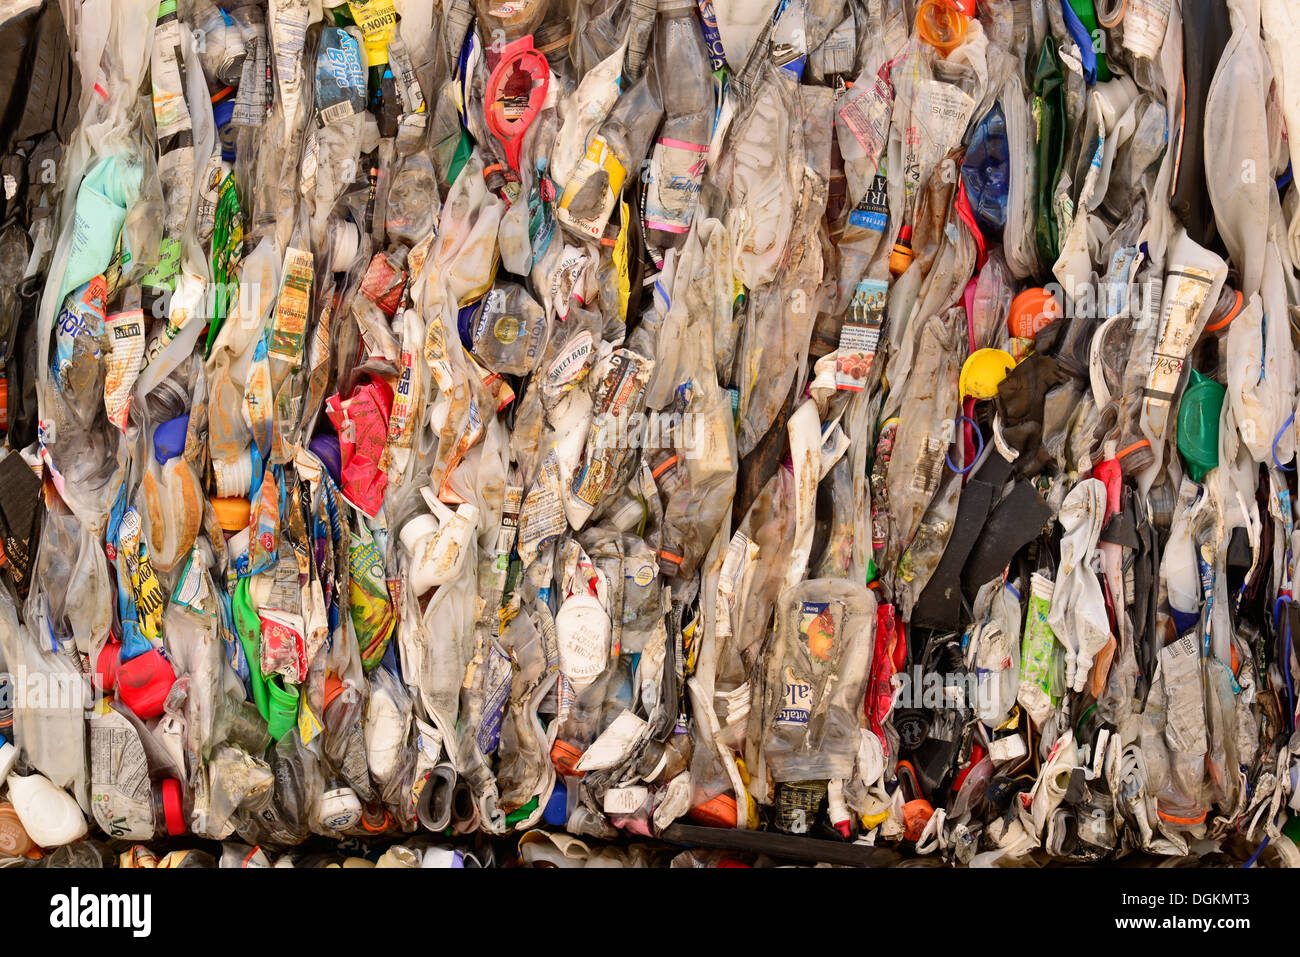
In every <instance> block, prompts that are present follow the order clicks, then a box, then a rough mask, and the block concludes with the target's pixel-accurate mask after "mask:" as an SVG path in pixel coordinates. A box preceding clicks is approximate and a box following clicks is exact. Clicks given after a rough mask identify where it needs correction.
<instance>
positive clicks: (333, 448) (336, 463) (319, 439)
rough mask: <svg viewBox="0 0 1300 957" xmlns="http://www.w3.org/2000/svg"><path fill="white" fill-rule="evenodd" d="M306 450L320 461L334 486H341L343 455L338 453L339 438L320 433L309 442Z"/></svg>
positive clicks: (330, 434)
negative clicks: (309, 450)
mask: <svg viewBox="0 0 1300 957" xmlns="http://www.w3.org/2000/svg"><path fill="white" fill-rule="evenodd" d="M307 448H309V449H311V451H312V454H313V455H315V456H316V458H318V459H320V460H321V463H322V464H323V465H324V466H325V471H327V472H329V473H330V478H332V479H333V480H334V484H335V485H339V486H341V485H342V484H343V453H342V452H341V451H339V437H338V436H337V435H333V434H332V433H329V432H322V433H321V434H320V435H317V436H316V437H315V438H313V439H312V440H311V442H310V443H309V444H308V446H307Z"/></svg>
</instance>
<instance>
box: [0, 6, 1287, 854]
mask: <svg viewBox="0 0 1300 957" xmlns="http://www.w3.org/2000/svg"><path fill="white" fill-rule="evenodd" d="M65 15H66V16H67V17H70V19H67V20H65ZM0 40H3V42H2V43H0V81H2V82H0V97H3V99H4V107H3V109H0V118H2V120H0V122H2V123H3V125H2V126H0V140H2V141H3V142H2V143H0V146H3V151H2V155H3V172H4V182H5V191H4V197H3V211H4V214H5V215H4V217H3V223H4V225H3V227H0V339H2V341H3V342H4V344H5V352H4V360H3V366H2V368H0V373H2V374H3V377H2V378H0V396H3V398H0V429H3V430H4V438H5V443H4V447H3V450H2V451H0V547H2V549H3V552H2V558H0V565H2V566H3V568H4V571H5V575H4V583H5V586H6V587H5V589H3V590H0V672H3V674H4V675H5V681H6V685H5V688H4V689H0V690H4V694H3V695H2V696H0V741H2V742H3V744H2V745H0V857H3V858H12V859H16V860H20V861H23V862H26V863H34V862H50V861H54V860H59V861H64V862H67V861H74V862H81V863H105V862H116V863H118V864H120V865H122V866H132V867H146V866H209V865H216V864H220V865H221V866H273V865H274V866H293V865H295V864H298V863H309V862H312V861H315V862H316V863H320V862H321V861H323V860H325V859H326V858H325V857H321V856H320V855H319V854H318V853H316V852H312V853H311V854H308V855H307V856H304V854H305V853H306V852H305V851H304V850H303V849H304V848H309V847H310V848H320V847H322V846H326V845H328V843H329V842H334V844H335V845H338V844H339V842H347V846H348V847H350V848H352V849H353V851H350V852H348V853H351V855H352V856H351V857H348V858H347V860H346V861H345V860H343V858H342V857H340V856H338V855H335V857H334V858H330V859H331V860H334V862H335V863H340V862H341V863H342V866H365V865H368V864H371V863H377V864H378V866H394V867H416V866H424V867H475V866H492V865H494V864H501V863H509V862H514V863H522V864H525V865H531V866H562V867H583V866H651V865H664V864H668V865H671V866H721V865H726V864H735V863H738V862H740V863H744V862H746V861H749V860H753V859H755V857H756V856H758V857H762V856H764V855H767V859H777V860H780V859H786V857H785V856H788V855H794V857H795V858H796V859H802V860H805V861H809V860H816V859H821V860H830V861H833V862H837V863H844V862H847V861H849V860H851V859H856V858H851V857H846V856H844V855H845V854H860V855H864V856H863V857H862V858H861V860H862V861H863V862H866V861H867V860H868V859H870V861H871V862H874V863H888V862H891V861H892V862H897V861H903V860H905V859H906V858H910V857H918V856H919V857H928V858H931V859H933V860H939V861H943V862H946V863H953V864H961V865H973V866H993V865H1022V864H1027V863H1031V862H1032V863H1036V864H1043V863H1047V862H1051V861H1068V862H1075V863H1080V862H1102V861H1114V860H1118V859H1120V858H1123V857H1126V856H1128V855H1142V856H1147V857H1162V856H1163V857H1170V858H1186V857H1193V858H1198V859H1200V860H1201V861H1202V862H1214V863H1223V862H1226V861H1237V862H1251V863H1258V864H1261V865H1270V866H1277V865H1285V866H1289V865H1293V864H1300V852H1298V851H1297V850H1296V838H1300V824H1297V823H1296V820H1295V817H1294V816H1293V815H1294V814H1295V809H1296V808H1300V795H1298V794H1297V793H1296V792H1295V790H1294V781H1295V780H1296V779H1297V776H1298V774H1300V744H1297V743H1296V742H1297V741H1300V739H1297V738H1296V737H1295V735H1294V731H1295V726H1296V715H1297V709H1298V708H1300V700H1298V695H1297V677H1298V670H1300V649H1297V648H1296V647H1295V642H1294V641H1293V640H1292V639H1293V635H1294V634H1295V633H1296V631H1297V630H1300V606H1298V605H1297V604H1296V603H1295V602H1294V601H1293V599H1292V591H1293V579H1294V573H1295V550H1296V548H1297V547H1300V533H1297V530H1296V518H1297V513H1296V493H1297V488H1296V484H1295V483H1296V478H1295V476H1296V474H1297V473H1296V461H1295V460H1296V451H1297V442H1298V441H1300V431H1298V430H1300V425H1298V424H1297V422H1296V411H1297V408H1298V407H1300V396H1298V391H1297V390H1298V389H1300V361H1298V360H1297V355H1298V354H1300V353H1298V352H1297V341H1298V336H1300V328H1298V327H1297V317H1298V316H1300V277H1298V275H1297V271H1296V265H1297V261H1296V256H1297V255H1300V239H1298V237H1300V198H1298V197H1300V192H1298V191H1297V190H1298V187H1297V185H1296V183H1295V180H1294V170H1293V168H1292V161H1293V159H1294V158H1295V157H1296V155H1297V147H1296V143H1297V142H1298V141H1300V129H1297V128H1296V125H1297V124H1298V123H1300V73H1298V72H1297V70H1296V69H1295V67H1294V64H1293V63H1292V62H1290V60H1289V59H1288V57H1289V56H1290V51H1293V50H1294V48H1295V46H1296V44H1297V42H1300V17H1297V15H1296V12H1295V10H1294V9H1293V8H1292V6H1290V5H1288V3H1286V2H1285V0H1181V2H1174V3H1170V2H1169V0H1127V2H1126V3H1122V4H1102V3H1099V2H1096V0H1032V2H1012V0H920V2H912V0H906V2H904V0H777V2H766V3H744V2H723V0H626V2H622V0H619V2H608V0H520V2H512V3H504V4H497V3H490V2H488V0H442V2H440V3H437V4H429V3H419V2H415V0H346V2H338V0H323V2H321V0H161V2H158V0H97V2H96V3H94V4H91V3H86V4H71V5H67V4H65V5H60V4H59V3H57V2H55V0H19V2H17V3H11V4H8V5H7V6H6V7H5V9H4V10H3V11H2V12H0ZM18 78H21V82H19V81H18ZM800 837H804V838H816V839H820V843H815V842H806V843H807V846H808V847H809V848H812V849H811V850H804V851H797V850H792V848H796V847H797V846H799V842H797V841H796V842H794V843H790V840H791V839H792V838H800ZM194 839H202V840H206V841H218V842H223V844H224V851H223V853H222V855H221V856H220V859H219V860H218V859H217V858H216V857H214V856H213V855H212V854H209V853H207V852H206V851H200V850H192V851H187V850H184V849H183V848H184V844H185V841H186V840H194ZM164 841H166V842H169V843H168V848H167V849H166V850H164V849H162V847H161V845H162V843H163V842H164ZM782 841H784V842H786V843H781V842H782ZM175 842H179V843H175ZM358 842H359V843H358ZM774 842H775V843H774ZM673 844H690V845H691V846H692V847H693V848H694V849H693V850H690V851H665V850H664V848H665V847H667V846H671V845H673ZM832 844H834V846H836V847H839V845H843V848H842V849H841V852H839V853H840V856H832V857H830V858H827V857H825V856H824V855H825V854H827V853H829V852H826V851H824V850H817V848H819V847H820V848H824V847H827V846H831V845H832ZM177 847H181V848H182V849H180V850H176V848H177ZM358 847H363V848H366V849H367V850H364V851H361V852H355V849H356V848H358ZM340 853H342V852H340ZM747 854H748V855H749V856H748V857H746V855H747ZM818 854H821V855H823V856H822V857H821V858H818V857H817V855H818ZM783 855H785V856H783ZM800 855H803V856H802V857H800ZM873 855H874V856H873ZM327 857H328V855H327Z"/></svg>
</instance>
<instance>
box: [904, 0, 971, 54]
mask: <svg viewBox="0 0 1300 957" xmlns="http://www.w3.org/2000/svg"><path fill="white" fill-rule="evenodd" d="M916 32H917V33H918V34H919V35H920V37H921V39H922V40H924V41H925V42H926V43H928V44H930V46H932V47H934V48H935V49H936V50H938V51H939V53H940V54H941V55H943V56H947V55H948V54H949V53H951V52H952V51H953V50H955V49H957V47H959V46H961V44H962V41H963V40H965V39H966V18H965V17H964V16H962V15H961V14H960V13H958V12H957V9H956V8H955V7H954V6H952V5H950V4H949V3H947V2H946V0H925V2H924V3H922V4H921V7H920V9H918V10H917V11H916Z"/></svg>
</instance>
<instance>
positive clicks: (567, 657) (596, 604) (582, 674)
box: [555, 594, 613, 687]
mask: <svg viewBox="0 0 1300 957" xmlns="http://www.w3.org/2000/svg"><path fill="white" fill-rule="evenodd" d="M612 627H613V626H612V625H611V624H610V620H609V615H608V613H606V611H605V607H604V606H603V605H602V604H601V603H600V599H598V598H596V597H595V596H594V595H590V594H577V595H570V596H569V597H568V598H566V599H565V601H564V604H563V605H561V606H560V610H559V611H558V612H556V614H555V637H556V644H557V645H558V646H559V652H560V670H561V671H563V672H564V676H565V677H566V678H568V679H569V680H570V681H571V682H573V683H574V684H575V685H577V686H578V687H582V686H584V685H587V684H590V683H591V682H592V681H595V680H596V678H598V677H600V674H601V672H602V671H604V670H605V663H606V662H607V661H608V660H609V635H610V631H611V630H612Z"/></svg>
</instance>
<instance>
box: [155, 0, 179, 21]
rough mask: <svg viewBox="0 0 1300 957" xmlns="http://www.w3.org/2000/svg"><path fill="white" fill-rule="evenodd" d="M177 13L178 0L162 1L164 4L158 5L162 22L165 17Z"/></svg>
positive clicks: (159, 17)
mask: <svg viewBox="0 0 1300 957" xmlns="http://www.w3.org/2000/svg"><path fill="white" fill-rule="evenodd" d="M175 12H176V0H162V3H160V4H158V19H159V20H161V19H162V18H163V17H165V16H167V15H168V14H170V13H175Z"/></svg>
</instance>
